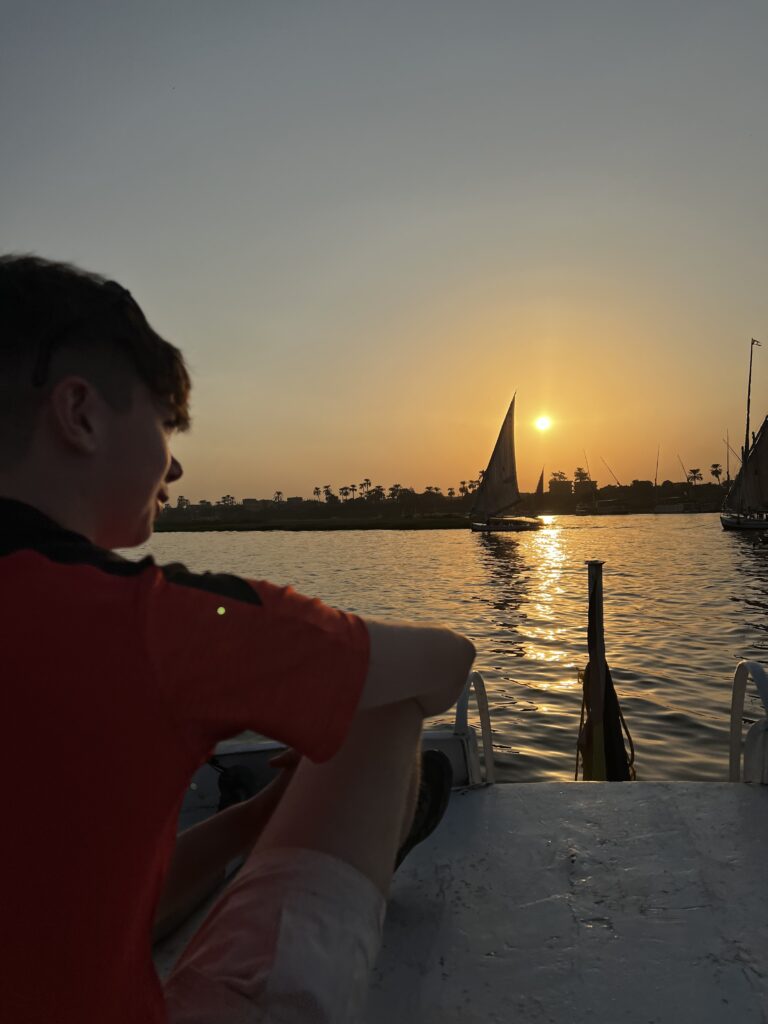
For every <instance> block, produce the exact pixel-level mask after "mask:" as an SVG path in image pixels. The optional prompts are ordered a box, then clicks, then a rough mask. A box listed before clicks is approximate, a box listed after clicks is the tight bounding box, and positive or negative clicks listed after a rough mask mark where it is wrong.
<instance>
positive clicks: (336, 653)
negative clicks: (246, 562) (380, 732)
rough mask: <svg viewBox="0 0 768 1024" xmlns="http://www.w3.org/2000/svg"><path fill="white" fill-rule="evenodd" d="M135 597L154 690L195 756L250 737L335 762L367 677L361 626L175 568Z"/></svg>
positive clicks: (253, 588)
mask: <svg viewBox="0 0 768 1024" xmlns="http://www.w3.org/2000/svg"><path fill="white" fill-rule="evenodd" d="M142 589H143V591H144V595H143V599H144V600H145V601H146V609H145V612H146V620H145V621H146V643H147V646H148V650H149V657H150V660H151V662H152V667H153V670H154V673H155V675H156V678H157V684H158V685H159V686H160V688H161V689H162V691H163V694H164V696H165V698H166V701H167V702H168V704H169V706H170V712H171V714H172V716H174V717H175V719H176V721H177V722H178V723H179V725H180V727H181V728H182V729H183V730H185V731H186V732H187V733H188V735H187V739H188V741H189V742H191V744H192V745H193V748H199V745H200V744H201V745H202V749H203V751H205V750H208V749H210V748H211V747H212V746H213V745H214V744H215V743H217V742H218V741H219V740H221V739H225V738H227V737H230V736H234V735H236V734H237V733H238V732H242V731H243V730H244V729H253V730H254V731H255V732H258V733H261V734H263V735H265V736H269V737H270V738H271V739H275V740H278V741H280V742H282V743H286V744H288V745H289V746H292V747H295V748H296V749H297V750H299V751H301V752H302V753H303V754H306V755H307V756H308V757H310V758H311V759H312V760H314V761H324V760H326V759H328V758H329V757H332V756H333V754H335V753H336V751H337V750H338V748H339V747H340V746H341V744H342V742H343V741H344V738H345V736H346V734H347V730H348V728H349V725H350V723H351V720H352V717H353V716H354V713H355V710H356V708H357V704H358V701H359V699H360V694H361V691H362V687H363V683H364V681H365V676H366V673H367V670H368V658H369V639H368V631H367V629H366V627H365V623H364V622H363V620H362V619H361V618H359V617H358V616H357V615H352V614H349V613H347V612H342V611H339V610H337V609H336V608H331V607H329V606H328V605H326V604H323V603H322V602H321V601H319V600H317V599H314V598H308V597H304V596H303V595H301V594H298V593H296V592H295V591H294V590H292V589H291V588H290V587H277V586H274V585H273V584H271V583H266V582H263V581H256V580H246V579H243V578H241V577H238V576H229V575H220V574H213V573H191V572H188V571H187V570H186V569H185V568H184V567H183V566H162V567H158V566H155V565H152V566H151V567H150V568H149V570H148V571H147V574H146V587H145V588H142Z"/></svg>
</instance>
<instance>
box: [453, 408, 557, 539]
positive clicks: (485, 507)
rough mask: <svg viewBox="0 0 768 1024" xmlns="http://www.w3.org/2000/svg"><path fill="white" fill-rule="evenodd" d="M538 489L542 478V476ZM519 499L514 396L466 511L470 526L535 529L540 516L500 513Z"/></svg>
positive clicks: (497, 530) (485, 530) (492, 530)
mask: <svg viewBox="0 0 768 1024" xmlns="http://www.w3.org/2000/svg"><path fill="white" fill-rule="evenodd" d="M541 484H542V491H543V489H544V481H543V479H542V481H541ZM519 503H520V490H519V488H518V486H517V467H516V465H515V399H514V397H513V398H512V401H511V402H510V404H509V409H508V410H507V415H506V416H505V417H504V422H503V423H502V424H501V430H500V431H499V437H498V440H497V441H496V446H495V447H494V449H493V452H492V454H491V459H490V462H489V463H488V466H487V468H486V470H485V473H483V479H482V480H481V482H480V486H479V487H478V489H477V491H476V493H475V503H474V505H473V506H472V510H471V511H470V513H469V524H470V527H471V528H472V529H473V530H475V531H477V532H480V533H505V532H515V533H518V532H520V531H521V530H538V529H539V527H540V526H541V520H540V519H536V518H533V517H531V516H507V515H504V513H505V512H508V511H509V510H510V509H512V508H514V507H515V505H518V504H519Z"/></svg>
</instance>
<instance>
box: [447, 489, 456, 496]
mask: <svg viewBox="0 0 768 1024" xmlns="http://www.w3.org/2000/svg"><path fill="white" fill-rule="evenodd" d="M448 497H449V498H455V497H456V491H455V490H454V489H453V487H449V488H448Z"/></svg>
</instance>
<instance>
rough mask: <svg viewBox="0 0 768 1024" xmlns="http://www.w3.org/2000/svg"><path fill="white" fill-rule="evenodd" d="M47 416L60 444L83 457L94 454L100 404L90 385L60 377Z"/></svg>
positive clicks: (85, 381)
mask: <svg viewBox="0 0 768 1024" xmlns="http://www.w3.org/2000/svg"><path fill="white" fill-rule="evenodd" d="M49 412H50V416H51V419H52V422H53V426H54V429H55V430H56V433H57V434H58V436H59V438H60V440H61V441H63V442H64V443H65V444H67V445H69V447H71V448H74V449H75V450H77V451H79V452H82V453H83V454H88V455H90V454H93V453H94V452H95V451H96V449H97V447H98V442H99V426H100V423H101V419H102V415H103V400H102V399H101V396H100V395H99V393H98V392H97V391H96V389H95V388H94V386H93V384H91V383H90V382H89V381H87V380H85V379H84V378H83V377H74V376H68V377H62V378H61V380H58V381H57V382H56V384H54V386H53V388H52V389H51V393H50V396H49Z"/></svg>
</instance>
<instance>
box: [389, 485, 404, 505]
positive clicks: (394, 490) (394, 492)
mask: <svg viewBox="0 0 768 1024" xmlns="http://www.w3.org/2000/svg"><path fill="white" fill-rule="evenodd" d="M400 488H401V485H400V484H392V486H391V487H390V488H389V496H390V498H391V499H392V501H396V500H397V496H398V494H399V493H400Z"/></svg>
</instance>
